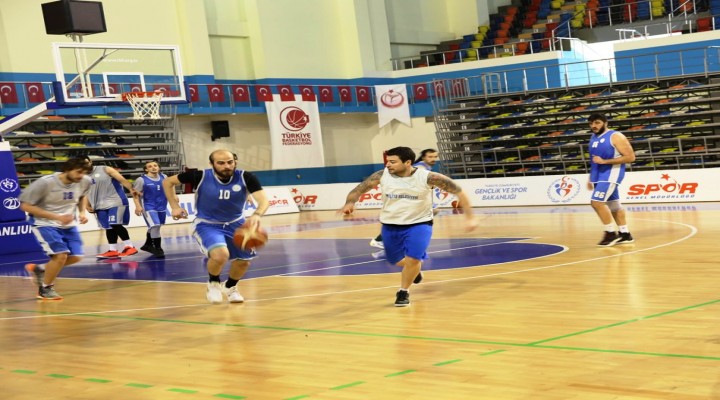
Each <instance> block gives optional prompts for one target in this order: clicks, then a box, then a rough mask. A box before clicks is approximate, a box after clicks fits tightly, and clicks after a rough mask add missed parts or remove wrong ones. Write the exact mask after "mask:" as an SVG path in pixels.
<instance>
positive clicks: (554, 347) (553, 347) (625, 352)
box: [530, 345, 720, 361]
mask: <svg viewBox="0 0 720 400" xmlns="http://www.w3.org/2000/svg"><path fill="white" fill-rule="evenodd" d="M530 347H535V348H539V349H556V350H577V351H591V352H596V353H615V354H634V355H641V356H655V357H675V358H694V359H700V360H713V361H720V357H712V356H695V355H692V354H674V353H652V352H646V351H632V350H613V349H593V348H590V347H571V346H543V345H536V346H530Z"/></svg>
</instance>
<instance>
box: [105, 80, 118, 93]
mask: <svg viewBox="0 0 720 400" xmlns="http://www.w3.org/2000/svg"><path fill="white" fill-rule="evenodd" d="M107 91H108V92H107V93H105V95H106V96H112V95H114V94H120V93H121V92H122V89H121V88H120V84H119V83H109V84H108V85H107Z"/></svg>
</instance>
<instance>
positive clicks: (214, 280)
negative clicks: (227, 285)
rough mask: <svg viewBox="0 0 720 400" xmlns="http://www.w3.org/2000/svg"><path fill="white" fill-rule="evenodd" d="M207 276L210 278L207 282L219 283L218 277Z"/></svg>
mask: <svg viewBox="0 0 720 400" xmlns="http://www.w3.org/2000/svg"><path fill="white" fill-rule="evenodd" d="M208 276H209V277H210V278H209V279H208V281H210V282H220V275H213V274H208Z"/></svg>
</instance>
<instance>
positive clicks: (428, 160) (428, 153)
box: [370, 149, 440, 249]
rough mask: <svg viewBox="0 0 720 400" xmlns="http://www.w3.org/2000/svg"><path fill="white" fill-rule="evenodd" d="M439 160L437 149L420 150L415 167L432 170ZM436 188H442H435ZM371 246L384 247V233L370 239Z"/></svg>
mask: <svg viewBox="0 0 720 400" xmlns="http://www.w3.org/2000/svg"><path fill="white" fill-rule="evenodd" d="M437 160H438V151H437V150H435V149H425V150H423V151H421V152H420V155H419V156H418V158H417V160H415V162H414V163H413V165H412V166H413V167H415V168H424V169H426V170H428V171H432V169H433V167H434V166H435V163H436V162H437ZM435 190H440V189H438V188H435ZM433 211H435V205H433ZM370 246H372V247H377V248H379V249H384V248H385V244H384V243H383V238H382V233H381V234H379V235H377V236H376V237H375V238H374V239H370Z"/></svg>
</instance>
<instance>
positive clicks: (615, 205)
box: [607, 200, 623, 212]
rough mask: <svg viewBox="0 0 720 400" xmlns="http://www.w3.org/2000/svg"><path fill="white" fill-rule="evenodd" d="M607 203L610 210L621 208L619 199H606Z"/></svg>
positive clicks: (615, 210) (620, 209)
mask: <svg viewBox="0 0 720 400" xmlns="http://www.w3.org/2000/svg"><path fill="white" fill-rule="evenodd" d="M607 205H608V207H609V208H610V211H612V212H618V211H622V209H623V207H622V204H620V200H613V201H608V202H607Z"/></svg>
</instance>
